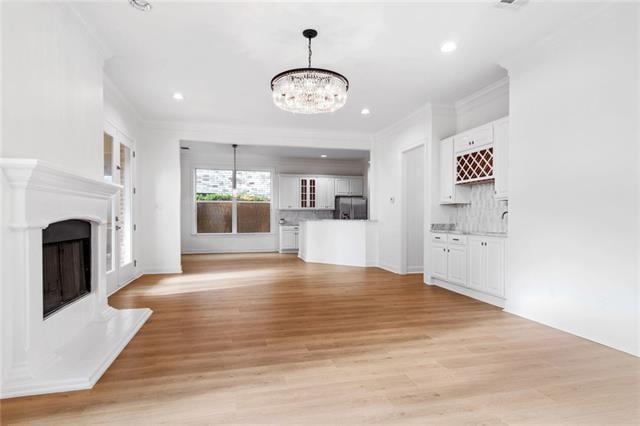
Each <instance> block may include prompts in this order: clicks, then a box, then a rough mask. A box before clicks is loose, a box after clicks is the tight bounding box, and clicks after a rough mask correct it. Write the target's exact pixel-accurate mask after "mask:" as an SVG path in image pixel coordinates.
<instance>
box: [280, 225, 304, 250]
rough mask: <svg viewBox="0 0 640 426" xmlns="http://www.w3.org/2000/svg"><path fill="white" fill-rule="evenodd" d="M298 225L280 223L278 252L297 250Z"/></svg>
mask: <svg viewBox="0 0 640 426" xmlns="http://www.w3.org/2000/svg"><path fill="white" fill-rule="evenodd" d="M299 233H300V231H299V226H297V225H295V226H293V225H292V226H286V225H280V253H283V252H286V251H295V250H298V246H299V245H298V236H299Z"/></svg>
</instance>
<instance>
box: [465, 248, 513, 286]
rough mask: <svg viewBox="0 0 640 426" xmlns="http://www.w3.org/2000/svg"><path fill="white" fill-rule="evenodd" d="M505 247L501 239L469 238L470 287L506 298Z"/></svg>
mask: <svg viewBox="0 0 640 426" xmlns="http://www.w3.org/2000/svg"><path fill="white" fill-rule="evenodd" d="M504 245H505V241H504V240H503V239H501V238H491V237H480V236H473V237H469V287H471V288H473V289H475V290H479V291H483V292H485V293H489V294H492V295H494V296H498V297H504V275H505V270H504V269H505V263H504V257H505V247H504Z"/></svg>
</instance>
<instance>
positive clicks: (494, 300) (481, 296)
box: [426, 277, 505, 309]
mask: <svg viewBox="0 0 640 426" xmlns="http://www.w3.org/2000/svg"><path fill="white" fill-rule="evenodd" d="M426 284H431V285H437V286H438V287H442V288H444V289H446V290H450V291H453V292H454V293H459V294H462V295H464V296H467V297H471V298H473V299H476V300H479V301H481V302H484V303H488V304H490V305H495V306H498V307H500V308H503V309H504V304H505V299H503V298H501V297H497V296H492V295H490V294H487V293H483V292H481V291H477V290H473V289H470V288H467V287H462V286H459V285H457V284H453V283H450V282H447V281H443V280H440V279H438V278H433V277H431V282H430V283H426Z"/></svg>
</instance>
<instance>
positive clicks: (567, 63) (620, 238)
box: [504, 4, 640, 355]
mask: <svg viewBox="0 0 640 426" xmlns="http://www.w3.org/2000/svg"><path fill="white" fill-rule="evenodd" d="M634 7H635V8H636V9H637V7H638V6H637V5H630V4H626V5H623V4H616V5H612V6H608V7H605V8H604V9H603V10H601V11H600V12H599V13H597V14H595V15H592V16H590V17H588V18H586V19H584V20H580V21H578V22H575V23H574V24H572V25H570V26H568V27H565V28H563V30H562V31H560V32H558V33H556V34H555V35H554V36H552V37H549V38H548V39H546V40H544V41H542V42H540V43H539V44H537V45H535V46H532V47H530V48H528V49H523V50H522V53H521V55H520V56H518V57H515V58H512V59H511V60H509V61H505V62H504V64H505V66H506V67H507V69H508V70H509V76H510V109H511V114H510V142H509V143H510V148H509V163H510V164H509V168H510V176H509V184H510V194H509V210H510V212H511V213H510V216H511V217H510V222H509V249H508V262H507V263H508V279H507V285H508V287H507V302H506V309H507V310H508V311H509V312H512V313H515V314H517V315H521V316H523V317H526V318H530V319H533V320H535V321H538V322H541V323H544V324H548V325H550V326H552V327H556V328H559V329H561V330H566V331H568V332H570V333H573V334H576V335H579V336H583V337H585V338H588V339H591V340H594V341H597V342H600V343H603V344H605V345H608V346H612V347H614V348H617V349H620V350H623V351H626V352H630V353H634V354H636V355H638V354H640V351H639V348H638V335H639V330H638V319H639V318H638V303H637V302H638V267H639V265H638V250H639V247H638V244H639V241H638V232H639V229H638V227H639V225H638V220H639V217H640V210H639V208H638V201H639V195H638V193H639V187H638V186H639V184H640V183H639V179H638V170H639V166H640V163H639V161H638V159H639V156H638V150H639V145H640V140H639V138H638V121H637V119H638V97H637V94H638V76H639V71H640V70H639V68H638V59H637V58H638V52H639V51H640V43H639V40H638V37H637V31H638V29H637V26H638V12H637V10H634V9H633V8H634Z"/></svg>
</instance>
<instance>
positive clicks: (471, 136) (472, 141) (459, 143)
mask: <svg viewBox="0 0 640 426" xmlns="http://www.w3.org/2000/svg"><path fill="white" fill-rule="evenodd" d="M492 142H493V126H492V125H491V124H488V125H486V126H482V127H478V128H475V129H472V130H469V131H467V132H464V133H461V134H459V135H456V136H455V143H454V146H455V152H456V154H458V153H460V152H465V151H473V150H475V149H476V148H479V147H481V146H484V145H489V144H490V143H492Z"/></svg>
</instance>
